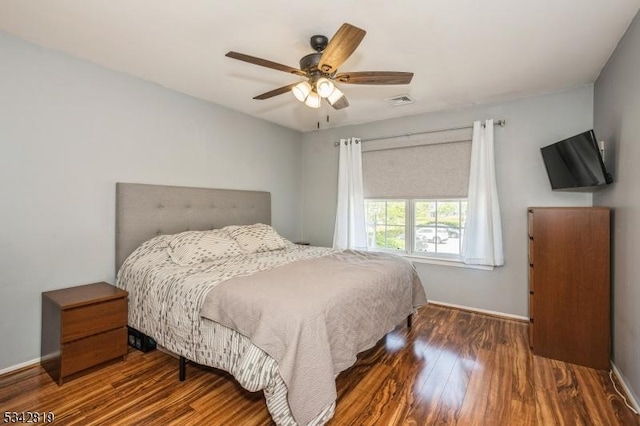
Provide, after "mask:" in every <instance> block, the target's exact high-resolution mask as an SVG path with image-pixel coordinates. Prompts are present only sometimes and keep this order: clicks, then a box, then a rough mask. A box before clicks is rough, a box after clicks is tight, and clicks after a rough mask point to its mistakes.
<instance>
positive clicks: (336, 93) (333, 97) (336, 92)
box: [327, 87, 344, 105]
mask: <svg viewBox="0 0 640 426" xmlns="http://www.w3.org/2000/svg"><path fill="white" fill-rule="evenodd" d="M343 96H344V94H343V93H342V92H341V91H340V89H338V88H337V87H334V88H333V92H331V94H329V96H328V97H327V100H328V101H329V103H330V104H331V105H333V104H335V103H336V102H338V100H340V98H341V97H343Z"/></svg>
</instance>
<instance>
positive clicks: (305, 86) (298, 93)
mask: <svg viewBox="0 0 640 426" xmlns="http://www.w3.org/2000/svg"><path fill="white" fill-rule="evenodd" d="M291 92H293V96H295V97H296V99H297V100H299V101H300V102H304V100H305V99H307V96H309V92H311V85H310V84H309V82H308V81H303V82H300V83H298V84H296V85H295V86H293V88H292V89H291Z"/></svg>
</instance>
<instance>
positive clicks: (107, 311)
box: [40, 282, 128, 385]
mask: <svg viewBox="0 0 640 426" xmlns="http://www.w3.org/2000/svg"><path fill="white" fill-rule="evenodd" d="M127 296H128V293H127V292H126V291H124V290H120V289H119V288H116V287H114V286H112V285H110V284H107V283H104V282H100V283H95V284H87V285H82V286H78V287H70V288H65V289H62V290H54V291H47V292H44V293H42V337H41V341H40V348H41V355H42V358H41V364H42V366H43V368H44V369H45V370H47V372H48V373H49V375H50V376H51V377H52V378H53V380H55V381H56V382H57V383H58V384H59V385H62V383H63V382H64V380H65V379H67V378H68V377H69V376H71V375H74V374H76V373H79V372H81V371H83V370H86V369H88V368H91V367H95V366H97V365H99V364H102V363H103V362H106V361H110V360H113V359H116V358H120V357H121V358H122V359H124V357H125V356H126V354H127Z"/></svg>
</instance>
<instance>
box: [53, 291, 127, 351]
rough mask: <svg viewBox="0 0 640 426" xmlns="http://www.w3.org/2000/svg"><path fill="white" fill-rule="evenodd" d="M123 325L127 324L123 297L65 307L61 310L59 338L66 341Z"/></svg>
mask: <svg viewBox="0 0 640 426" xmlns="http://www.w3.org/2000/svg"><path fill="white" fill-rule="evenodd" d="M125 325H127V300H126V299H125V298H119V299H114V300H108V301H106V302H101V303H95V304H91V305H86V306H81V307H78V308H73V309H67V310H65V311H63V312H62V339H61V340H62V342H63V343H66V342H70V341H72V340H76V339H80V338H82V337H86V336H91V335H93V334H97V333H101V332H103V331H107V330H113V329H114V328H116V327H121V326H122V327H124V326H125Z"/></svg>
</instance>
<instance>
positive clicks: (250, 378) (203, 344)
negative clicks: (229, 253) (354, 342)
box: [116, 235, 338, 425]
mask: <svg viewBox="0 0 640 426" xmlns="http://www.w3.org/2000/svg"><path fill="white" fill-rule="evenodd" d="M171 238H172V236H166V235H162V236H158V237H155V238H153V239H151V240H149V241H147V242H145V243H144V244H142V245H141V246H140V247H138V248H137V249H136V250H135V251H134V252H133V253H132V254H131V255H130V256H129V257H128V258H127V260H126V261H125V262H124V264H123V265H122V267H121V268H120V271H119V272H118V276H117V279H116V285H117V286H118V287H120V288H122V289H124V290H127V291H128V292H129V325H130V326H131V327H133V328H135V329H137V330H139V331H141V332H143V333H145V334H147V335H149V336H152V337H153V338H154V339H155V340H156V341H157V342H158V344H159V345H161V346H163V347H165V348H166V349H168V350H169V351H171V352H173V353H176V354H178V355H182V356H184V357H185V358H187V359H189V360H191V361H194V362H196V363H198V364H203V365H208V366H211V367H215V368H219V369H222V370H225V371H227V372H229V373H231V374H232V375H233V376H234V377H235V378H236V379H237V380H238V382H239V383H240V385H241V386H242V387H244V388H245V389H247V390H249V391H258V390H264V394H265V398H266V401H267V407H268V408H269V412H270V414H271V416H272V418H273V420H274V421H275V422H276V424H278V425H295V424H296V422H295V421H294V420H293V417H292V415H291V411H290V409H289V406H288V404H287V399H286V397H287V388H286V385H285V383H284V381H283V380H282V378H281V376H280V374H279V371H278V365H277V363H276V362H275V361H274V360H273V358H271V357H270V356H268V355H267V354H266V353H265V352H264V351H262V350H261V349H260V348H258V347H257V346H255V345H253V344H252V343H251V341H250V340H249V338H247V337H245V336H243V335H241V334H240V333H238V332H236V331H234V330H231V329H230V328H227V327H224V326H222V325H219V324H217V323H215V322H212V321H209V320H207V319H205V318H201V317H200V306H202V304H203V302H204V299H205V297H206V295H207V293H208V292H209V290H210V289H212V288H214V287H215V286H217V285H218V284H220V283H222V282H224V281H226V280H229V279H231V278H235V277H242V276H246V275H250V274H252V273H254V272H258V271H264V270H268V269H271V268H274V267H276V266H280V265H284V264H287V263H291V262H294V261H296V260H303V259H313V258H318V257H321V256H326V255H329V254H332V253H336V252H338V250H334V249H329V248H323V247H310V246H299V245H296V244H289V245H288V247H287V248H286V249H285V250H277V251H272V252H263V253H254V254H249V255H244V256H238V257H234V258H229V259H224V260H221V261H213V262H204V263H200V264H197V265H192V266H179V265H176V264H175V263H173V262H172V261H171V259H170V257H169V255H168V254H167V246H168V241H169V240H170V239H171ZM186 277H190V279H189V280H188V283H184V281H185V278H186ZM334 408H335V404H331V405H330V406H327V407H326V408H325V409H324V410H323V412H322V413H320V414H319V415H318V417H316V419H315V420H314V421H312V422H311V423H309V424H310V425H321V424H324V423H325V422H326V421H327V420H328V419H330V418H331V417H332V416H333V411H334Z"/></svg>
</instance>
